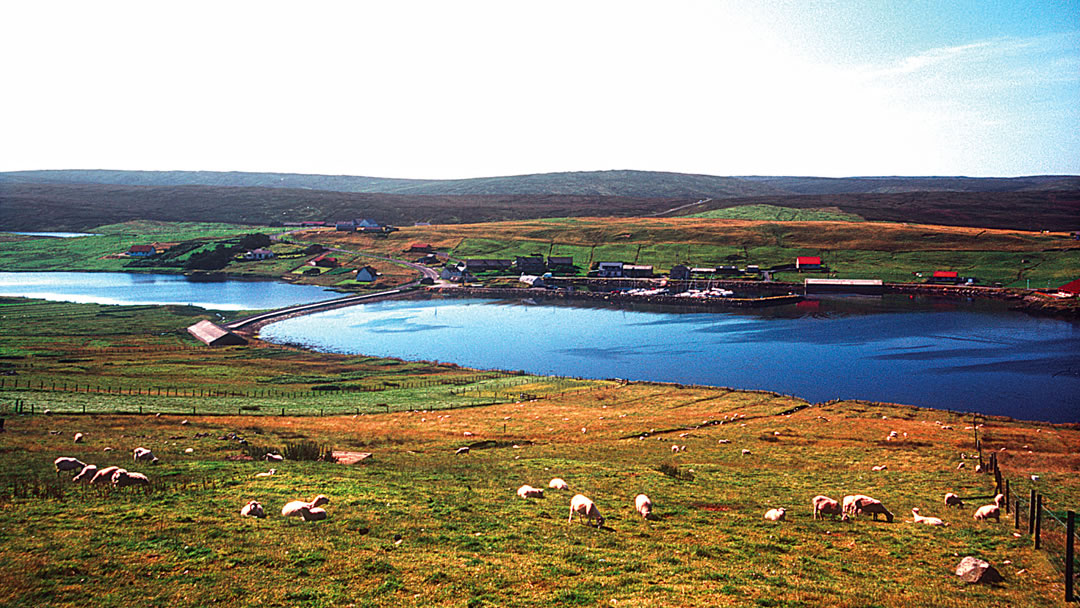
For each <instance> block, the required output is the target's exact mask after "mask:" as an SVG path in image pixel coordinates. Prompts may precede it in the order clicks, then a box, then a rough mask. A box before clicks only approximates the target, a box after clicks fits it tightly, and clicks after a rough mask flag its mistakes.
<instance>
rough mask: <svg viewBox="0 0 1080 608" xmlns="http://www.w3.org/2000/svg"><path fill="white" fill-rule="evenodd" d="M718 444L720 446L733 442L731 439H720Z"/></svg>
mask: <svg viewBox="0 0 1080 608" xmlns="http://www.w3.org/2000/svg"><path fill="white" fill-rule="evenodd" d="M716 443H719V444H720V445H723V444H725V443H731V440H730V439H718V440H717V441H716Z"/></svg>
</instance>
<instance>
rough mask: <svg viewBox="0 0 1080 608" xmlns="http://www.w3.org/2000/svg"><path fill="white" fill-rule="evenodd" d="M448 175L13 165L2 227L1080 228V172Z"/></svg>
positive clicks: (1, 207)
mask: <svg viewBox="0 0 1080 608" xmlns="http://www.w3.org/2000/svg"><path fill="white" fill-rule="evenodd" d="M399 181H406V182H410V183H412V182H423V184H422V185H424V188H419V187H412V186H410V187H407V188H406V187H400V188H399V187H396V186H395V184H397V182H399ZM450 183H451V182H445V181H439V180H385V179H381V178H361V177H357V178H352V177H334V176H297V175H292V174H247V173H206V172H201V173H190V172H126V171H124V172H116V171H113V172H108V171H106V172H96V171H91V172H87V171H48V172H24V173H3V174H0V226H3V227H4V228H5V229H8V230H27V231H32V230H74V231H78V230H85V229H87V228H91V227H94V226H98V225H102V224H111V223H120V222H124V221H129V220H139V219H145V220H158V221H210V222H222V223H234V224H236V223H239V224H243V223H253V224H270V223H274V222H282V221H290V220H294V221H300V220H318V221H331V222H332V221H335V220H340V219H351V218H354V217H373V218H377V219H378V221H380V222H384V223H390V224H395V225H410V224H413V223H415V222H431V223H440V224H443V223H476V222H488V221H505V220H519V219H535V218H546V217H587V216H619V217H632V216H648V215H669V214H693V213H699V212H703V211H709V210H712V209H718V208H724V207H735V206H744V205H754V204H772V205H777V206H783V207H791V208H801V209H807V208H838V209H840V210H841V211H844V212H846V213H850V214H855V215H858V216H860V217H862V218H864V219H867V220H871V221H902V222H917V223H927V224H944V225H960V226H976V227H985V228H1012V229H1021V230H1054V231H1068V230H1075V229H1077V226H1076V223H1077V220H1076V218H1077V216H1078V215H1080V178H1077V177H1075V176H1045V177H1025V178H845V179H828V178H730V177H715V176H695V175H684V174H675V173H656V172H637V171H609V172H587V173H570V174H566V173H557V174H544V175H532V176H518V177H503V178H484V179H473V180H454V181H453V182H452V183H453V184H456V186H454V187H450V185H449V184H450ZM413 186H416V184H413ZM708 199H711V200H708ZM699 201H704V202H700V204H699Z"/></svg>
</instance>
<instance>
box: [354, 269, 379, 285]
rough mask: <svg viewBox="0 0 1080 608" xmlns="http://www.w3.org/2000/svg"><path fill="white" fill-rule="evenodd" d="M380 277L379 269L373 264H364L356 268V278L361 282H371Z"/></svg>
mask: <svg viewBox="0 0 1080 608" xmlns="http://www.w3.org/2000/svg"><path fill="white" fill-rule="evenodd" d="M377 278H379V271H377V270H375V269H374V268H372V267H371V266H364V267H363V268H358V269H357V270H356V280H357V281H358V282H360V283H370V282H372V281H374V280H375V279H377Z"/></svg>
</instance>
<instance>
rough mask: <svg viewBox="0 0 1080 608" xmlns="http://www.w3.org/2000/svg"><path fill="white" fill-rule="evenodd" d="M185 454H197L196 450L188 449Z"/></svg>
mask: <svg viewBox="0 0 1080 608" xmlns="http://www.w3.org/2000/svg"><path fill="white" fill-rule="evenodd" d="M184 453H185V454H194V453H195V448H187V449H185V450H184Z"/></svg>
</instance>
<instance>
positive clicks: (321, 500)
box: [281, 494, 330, 521]
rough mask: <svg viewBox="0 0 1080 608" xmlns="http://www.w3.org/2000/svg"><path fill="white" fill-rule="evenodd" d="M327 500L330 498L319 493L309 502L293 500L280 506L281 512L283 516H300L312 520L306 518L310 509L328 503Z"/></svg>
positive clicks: (305, 519)
mask: <svg viewBox="0 0 1080 608" xmlns="http://www.w3.org/2000/svg"><path fill="white" fill-rule="evenodd" d="M329 502H330V499H329V498H327V497H326V496H325V495H323V494H319V495H318V496H316V497H315V499H314V500H312V501H311V502H304V501H302V500H294V501H292V502H290V503H288V504H286V505H285V506H284V507H281V514H282V516H284V517H301V518H303V519H304V521H312V520H310V519H308V517H309V516H310V515H311V510H312V509H314V508H316V507H321V506H322V505H325V504H328V503H329ZM320 510H321V509H320ZM324 517H325V516H324Z"/></svg>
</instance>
